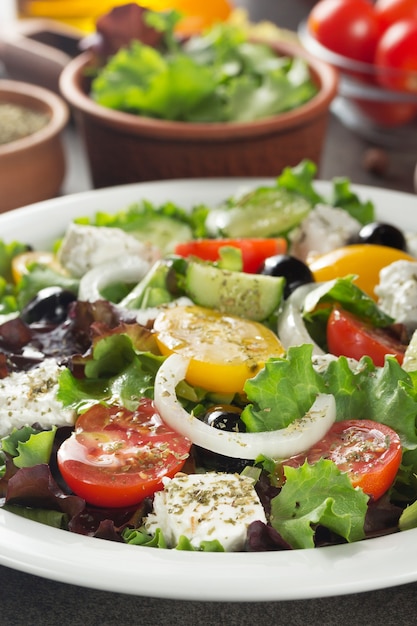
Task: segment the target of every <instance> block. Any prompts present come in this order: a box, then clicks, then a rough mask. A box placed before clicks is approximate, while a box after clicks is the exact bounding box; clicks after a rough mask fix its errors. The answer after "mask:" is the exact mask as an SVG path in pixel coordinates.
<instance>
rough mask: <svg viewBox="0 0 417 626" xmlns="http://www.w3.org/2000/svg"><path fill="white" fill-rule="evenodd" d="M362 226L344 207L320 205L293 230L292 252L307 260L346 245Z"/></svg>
mask: <svg viewBox="0 0 417 626" xmlns="http://www.w3.org/2000/svg"><path fill="white" fill-rule="evenodd" d="M360 229H361V224H360V223H359V222H358V221H357V220H355V219H354V218H353V217H351V216H350V215H349V213H348V212H347V211H345V210H344V209H338V208H334V207H331V206H327V205H325V204H318V205H317V206H316V207H315V208H314V209H313V210H312V211H310V213H309V214H308V215H307V217H306V218H305V219H304V220H303V221H302V223H301V224H300V226H299V227H298V228H296V229H295V230H294V231H293V233H291V236H290V237H291V246H290V254H292V255H293V256H295V257H297V258H299V259H301V260H302V261H306V260H307V259H308V258H314V257H315V256H317V255H320V254H325V253H326V252H330V251H331V250H334V249H335V248H340V247H341V246H344V245H346V243H347V242H348V241H349V239H350V237H352V236H353V235H355V234H356V233H358V232H359V231H360Z"/></svg>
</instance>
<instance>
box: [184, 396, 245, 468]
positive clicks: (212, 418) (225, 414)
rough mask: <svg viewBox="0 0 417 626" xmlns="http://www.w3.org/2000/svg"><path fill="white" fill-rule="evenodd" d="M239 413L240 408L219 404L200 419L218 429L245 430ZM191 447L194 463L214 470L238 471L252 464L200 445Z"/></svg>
mask: <svg viewBox="0 0 417 626" xmlns="http://www.w3.org/2000/svg"><path fill="white" fill-rule="evenodd" d="M240 414H241V409H239V408H238V407H235V406H231V405H221V406H215V407H213V408H211V409H209V410H208V411H207V413H206V414H205V415H204V417H203V418H202V419H203V421H204V422H205V423H206V424H208V425H209V426H212V427H213V428H218V429H219V430H226V431H230V432H245V431H246V427H245V424H244V422H242V420H241V419H240ZM193 449H194V459H195V463H196V465H197V466H200V467H203V468H205V469H209V470H213V471H216V472H232V473H233V472H238V473H240V472H241V471H242V470H243V469H244V468H245V467H246V466H247V465H253V461H248V460H247V459H235V458H232V457H230V456H225V455H223V454H217V452H212V451H211V450H206V449H205V448H202V447H200V446H196V445H194V446H193Z"/></svg>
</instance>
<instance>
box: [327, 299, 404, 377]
mask: <svg viewBox="0 0 417 626" xmlns="http://www.w3.org/2000/svg"><path fill="white" fill-rule="evenodd" d="M327 345H328V348H329V352H331V353H332V354H335V355H336V356H342V355H343V356H346V357H351V358H353V359H358V360H359V359H360V358H361V357H362V356H365V355H368V356H370V357H371V359H372V360H373V362H374V363H375V365H377V366H379V367H382V366H383V365H384V360H385V356H386V355H387V354H392V355H393V356H395V358H396V359H397V361H398V362H399V363H402V362H403V358H404V352H405V350H406V347H407V346H406V345H405V344H403V343H401V341H399V339H397V338H396V337H394V336H393V335H391V334H390V333H389V332H388V331H387V330H385V329H383V328H375V327H373V326H371V324H367V323H366V322H364V321H363V320H361V319H360V318H359V317H357V316H356V315H353V314H352V313H348V312H347V311H344V310H343V309H339V308H335V309H334V310H333V311H332V313H331V314H330V317H329V320H328V322H327Z"/></svg>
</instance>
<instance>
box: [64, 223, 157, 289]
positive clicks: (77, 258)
mask: <svg viewBox="0 0 417 626" xmlns="http://www.w3.org/2000/svg"><path fill="white" fill-rule="evenodd" d="M126 255H131V256H133V255H135V256H137V257H139V258H140V259H143V260H144V261H147V262H148V263H154V262H155V261H156V260H157V259H158V258H159V257H160V252H159V250H158V249H157V248H156V247H155V246H153V245H151V244H148V243H144V242H143V241H139V240H138V239H136V237H134V236H133V235H129V234H128V233H126V232H124V231H123V230H122V229H120V228H106V227H103V226H88V225H82V224H75V223H71V224H70V226H69V227H68V229H67V231H66V233H65V237H64V239H63V240H62V244H61V247H60V249H59V251H58V259H59V261H60V262H61V264H62V265H63V266H64V267H65V268H66V269H67V270H68V272H69V273H70V274H71V275H72V276H76V277H77V278H80V277H81V276H83V275H84V274H85V273H86V272H88V271H89V270H91V269H92V268H94V267H97V266H98V265H100V264H102V263H104V262H106V261H111V260H112V259H120V258H122V257H124V256H126Z"/></svg>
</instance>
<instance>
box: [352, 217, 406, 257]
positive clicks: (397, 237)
mask: <svg viewBox="0 0 417 626" xmlns="http://www.w3.org/2000/svg"><path fill="white" fill-rule="evenodd" d="M349 243H373V244H377V245H379V246H388V247H390V248H397V249H398V250H404V251H406V250H407V242H406V240H405V237H404V234H403V233H402V232H401V230H399V229H398V228H397V227H396V226H393V225H392V224H386V223H384V222H371V223H370V224H366V225H365V226H362V228H361V229H360V231H359V233H358V234H357V235H356V236H354V237H352V238H351V239H350V240H349Z"/></svg>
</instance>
